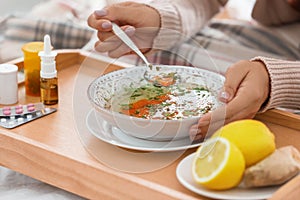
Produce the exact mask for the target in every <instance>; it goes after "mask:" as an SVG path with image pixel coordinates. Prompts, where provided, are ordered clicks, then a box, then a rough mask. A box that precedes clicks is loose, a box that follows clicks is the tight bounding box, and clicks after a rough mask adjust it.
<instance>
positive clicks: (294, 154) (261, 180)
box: [243, 146, 300, 187]
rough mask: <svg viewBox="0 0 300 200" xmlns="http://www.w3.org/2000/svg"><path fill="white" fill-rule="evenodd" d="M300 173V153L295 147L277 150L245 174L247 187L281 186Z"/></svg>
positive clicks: (244, 179)
mask: <svg viewBox="0 0 300 200" xmlns="http://www.w3.org/2000/svg"><path fill="white" fill-rule="evenodd" d="M299 172H300V153H299V151H298V150H297V149H296V148H295V147H293V146H286V147H282V148H280V149H277V150H275V152H273V153H272V154H271V155H270V156H268V157H266V158H265V159H264V160H262V161H260V162H258V163H257V164H255V165H253V166H251V167H249V168H247V169H246V170H245V173H244V177H243V183H244V186H245V187H263V186H273V185H280V184H283V183H284V182H286V181H288V180H290V179H291V178H292V177H294V176H296V175H297V174H298V173H299Z"/></svg>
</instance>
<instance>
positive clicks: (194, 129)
mask: <svg viewBox="0 0 300 200" xmlns="http://www.w3.org/2000/svg"><path fill="white" fill-rule="evenodd" d="M200 133H201V130H200V129H199V128H198V127H191V129H190V134H189V136H190V140H191V141H194V140H195V138H196V137H197V136H198V134H199V135H200Z"/></svg>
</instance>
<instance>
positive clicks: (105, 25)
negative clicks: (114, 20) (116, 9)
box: [101, 22, 112, 29]
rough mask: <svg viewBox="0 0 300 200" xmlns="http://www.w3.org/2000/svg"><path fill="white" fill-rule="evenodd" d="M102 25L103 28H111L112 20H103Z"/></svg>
mask: <svg viewBox="0 0 300 200" xmlns="http://www.w3.org/2000/svg"><path fill="white" fill-rule="evenodd" d="M101 26H102V28H104V29H107V28H111V26H112V25H111V22H103V23H102V25H101Z"/></svg>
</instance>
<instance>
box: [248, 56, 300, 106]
mask: <svg viewBox="0 0 300 200" xmlns="http://www.w3.org/2000/svg"><path fill="white" fill-rule="evenodd" d="M252 60H259V61H261V62H263V63H264V64H265V66H266V68H267V70H268V73H269V77H270V95H269V99H268V100H267V102H266V103H265V104H264V106H263V107H262V108H261V110H260V112H264V111H266V110H268V109H271V108H275V107H284V108H292V109H299V108H300V61H286V60H278V59H273V58H266V57H256V58H254V59H252Z"/></svg>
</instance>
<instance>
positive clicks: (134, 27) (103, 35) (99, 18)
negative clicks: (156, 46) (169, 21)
mask: <svg viewBox="0 0 300 200" xmlns="http://www.w3.org/2000/svg"><path fill="white" fill-rule="evenodd" d="M111 22H115V23H116V24H118V25H119V26H121V28H122V29H123V30H124V31H125V32H126V33H127V34H128V35H129V36H130V37H131V39H132V40H133V41H134V42H135V43H136V44H137V46H138V47H139V48H140V49H141V50H142V52H147V51H149V50H150V49H151V47H152V43H153V40H154V38H155V36H156V35H157V33H158V30H159V28H160V15H159V13H158V12H157V11H156V10H155V9H154V8H151V7H149V6H147V5H145V4H140V3H135V2H123V3H118V4H113V5H110V6H107V7H106V8H104V9H102V10H96V11H95V12H94V13H93V14H91V15H90V16H89V18H88V25H89V26H90V27H92V28H94V29H96V30H98V38H99V41H98V42H97V43H96V44H95V49H96V50H97V51H99V52H108V55H109V56H110V57H113V58H117V57H120V56H122V55H124V54H128V53H129V52H130V50H129V48H128V47H127V46H126V45H125V44H123V42H121V41H120V40H119V39H118V38H117V37H115V36H114V33H113V32H112V24H111Z"/></svg>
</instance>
